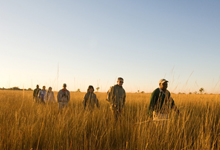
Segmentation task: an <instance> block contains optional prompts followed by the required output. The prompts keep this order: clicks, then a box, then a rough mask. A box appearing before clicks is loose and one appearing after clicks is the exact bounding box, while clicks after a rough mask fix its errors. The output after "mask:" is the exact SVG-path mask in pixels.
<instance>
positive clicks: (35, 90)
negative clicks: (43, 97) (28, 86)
mask: <svg viewBox="0 0 220 150" xmlns="http://www.w3.org/2000/svg"><path fill="white" fill-rule="evenodd" d="M40 90H41V89H39V88H38V89H37V88H36V89H34V91H33V97H38V94H39V92H40Z"/></svg>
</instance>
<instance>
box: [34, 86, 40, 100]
mask: <svg viewBox="0 0 220 150" xmlns="http://www.w3.org/2000/svg"><path fill="white" fill-rule="evenodd" d="M40 90H41V89H40V88H39V85H36V89H34V92H33V99H34V102H36V103H38V102H39V98H38V94H39V92H40Z"/></svg>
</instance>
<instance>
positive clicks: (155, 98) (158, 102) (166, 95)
mask: <svg viewBox="0 0 220 150" xmlns="http://www.w3.org/2000/svg"><path fill="white" fill-rule="evenodd" d="M164 104H166V106H167V108H166V107H165V106H164ZM174 105H175V104H174V101H173V99H172V98H171V96H170V92H169V91H168V90H166V92H163V91H162V90H161V89H160V88H157V89H155V90H154V91H153V93H152V94H151V98H150V105H149V114H150V115H152V112H153V111H157V112H161V111H164V112H165V111H167V110H168V109H169V108H172V107H173V106H174ZM162 108H163V109H162ZM162 113H163V112H162Z"/></svg>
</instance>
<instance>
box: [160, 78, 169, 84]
mask: <svg viewBox="0 0 220 150" xmlns="http://www.w3.org/2000/svg"><path fill="white" fill-rule="evenodd" d="M164 82H168V81H167V80H166V79H160V81H159V84H163V83H164Z"/></svg>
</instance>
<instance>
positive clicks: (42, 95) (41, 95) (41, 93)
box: [38, 90, 47, 101]
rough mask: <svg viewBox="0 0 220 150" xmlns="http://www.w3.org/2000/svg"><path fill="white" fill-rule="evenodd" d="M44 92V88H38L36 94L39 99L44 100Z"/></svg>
mask: <svg viewBox="0 0 220 150" xmlns="http://www.w3.org/2000/svg"><path fill="white" fill-rule="evenodd" d="M46 92H47V91H46V90H40V92H39V93H38V96H39V98H40V99H41V101H44V96H45V94H46Z"/></svg>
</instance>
